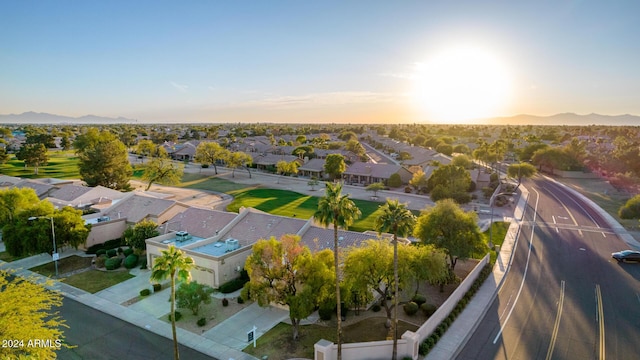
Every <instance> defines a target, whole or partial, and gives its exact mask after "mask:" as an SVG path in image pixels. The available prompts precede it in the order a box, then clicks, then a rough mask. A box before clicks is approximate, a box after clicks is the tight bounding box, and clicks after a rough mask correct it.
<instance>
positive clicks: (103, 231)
mask: <svg viewBox="0 0 640 360" xmlns="http://www.w3.org/2000/svg"><path fill="white" fill-rule="evenodd" d="M126 229H127V222H126V219H116V220H111V221H105V222H100V223H97V224H92V225H91V231H90V232H89V236H88V237H87V241H86V242H85V246H86V247H87V248H88V247H90V246H92V245H95V244H102V243H104V242H105V241H107V240H113V239H118V238H121V237H122V234H123V233H124V231H125V230H126Z"/></svg>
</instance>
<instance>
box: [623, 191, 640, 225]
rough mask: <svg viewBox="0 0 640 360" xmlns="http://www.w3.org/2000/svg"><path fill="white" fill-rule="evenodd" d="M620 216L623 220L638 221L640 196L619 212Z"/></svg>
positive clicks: (630, 200)
mask: <svg viewBox="0 0 640 360" xmlns="http://www.w3.org/2000/svg"><path fill="white" fill-rule="evenodd" d="M618 216H620V218H621V219H637V218H640V195H636V196H634V197H632V198H631V199H629V200H627V202H626V203H625V204H624V206H622V207H621V208H620V210H618Z"/></svg>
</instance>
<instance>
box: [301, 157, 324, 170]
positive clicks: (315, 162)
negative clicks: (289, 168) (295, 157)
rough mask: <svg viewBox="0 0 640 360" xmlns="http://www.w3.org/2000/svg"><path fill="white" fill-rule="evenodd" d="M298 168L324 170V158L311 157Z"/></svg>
mask: <svg viewBox="0 0 640 360" xmlns="http://www.w3.org/2000/svg"><path fill="white" fill-rule="evenodd" d="M298 170H306V171H324V159H311V160H309V161H307V162H306V163H305V164H303V165H300V166H298Z"/></svg>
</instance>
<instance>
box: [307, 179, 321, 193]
mask: <svg viewBox="0 0 640 360" xmlns="http://www.w3.org/2000/svg"><path fill="white" fill-rule="evenodd" d="M319 184H320V181H318V179H317V178H316V177H315V176H313V177H311V180H309V181H308V182H307V185H309V186H311V191H316V186H318V185H319Z"/></svg>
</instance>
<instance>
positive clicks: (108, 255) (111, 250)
mask: <svg viewBox="0 0 640 360" xmlns="http://www.w3.org/2000/svg"><path fill="white" fill-rule="evenodd" d="M114 256H116V250H115V249H109V250H107V257H109V258H112V257H114Z"/></svg>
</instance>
